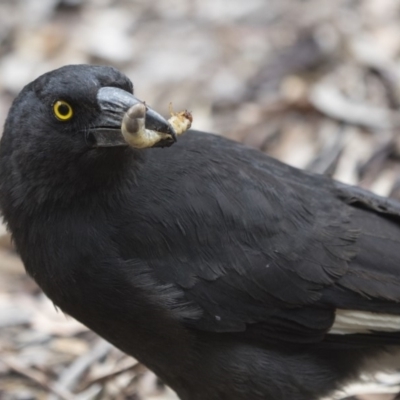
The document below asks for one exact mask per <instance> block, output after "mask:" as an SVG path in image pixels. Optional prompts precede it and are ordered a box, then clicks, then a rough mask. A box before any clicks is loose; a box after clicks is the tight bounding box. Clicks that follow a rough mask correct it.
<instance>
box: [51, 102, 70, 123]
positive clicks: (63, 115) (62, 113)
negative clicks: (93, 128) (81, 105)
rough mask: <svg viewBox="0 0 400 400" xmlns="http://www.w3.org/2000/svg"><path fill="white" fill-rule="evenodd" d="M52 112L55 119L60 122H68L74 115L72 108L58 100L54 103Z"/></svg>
mask: <svg viewBox="0 0 400 400" xmlns="http://www.w3.org/2000/svg"><path fill="white" fill-rule="evenodd" d="M53 111H54V115H55V116H56V118H57V119H58V120H60V121H68V120H70V119H71V118H72V116H73V115H74V111H73V110H72V107H71V106H70V105H69V104H68V103H67V102H66V101H62V100H58V101H56V102H55V103H54V106H53Z"/></svg>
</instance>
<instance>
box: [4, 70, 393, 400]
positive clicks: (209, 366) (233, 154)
mask: <svg viewBox="0 0 400 400" xmlns="http://www.w3.org/2000/svg"><path fill="white" fill-rule="evenodd" d="M104 87H113V88H116V89H117V90H116V92H115V93H117V94H116V95H118V96H120V95H123V97H124V96H125V97H126V99H128V98H129V99H130V100H124V102H125V103H124V102H122V103H123V104H122V103H121V104H122V105H121V104H119V105H118V107H119V108H118V110H117V111H116V109H115V108H113V107H114V105H113V102H112V101H111V100H110V98H107V99H106V100H107V101H106V103H107V107H109V108H105V106H104V104H105V103H104V98H103V97H104V96H105V93H106V91H101V90H100V89H101V88H104ZM132 91H133V88H132V84H131V82H130V81H129V80H128V78H126V77H125V76H124V75H122V74H121V73H119V72H118V71H116V70H115V69H112V68H108V67H94V66H84V65H81V66H67V67H63V68H61V69H59V70H56V71H53V72H50V73H48V74H45V75H43V76H41V77H39V78H38V79H37V80H36V81H34V82H33V83H31V84H29V85H27V86H26V87H25V88H24V89H23V91H22V92H21V93H20V95H19V96H18V97H17V98H16V100H15V101H14V103H13V106H12V107H11V110H10V112H9V115H8V118H7V121H6V124H5V127H4V134H3V137H2V140H1V146H0V206H1V210H2V213H3V216H4V219H5V221H6V222H7V224H8V227H9V229H10V230H11V232H12V235H13V239H14V241H15V244H16V247H17V250H18V252H19V254H20V255H21V258H22V260H23V262H24V264H25V267H26V270H27V272H28V273H29V274H30V275H31V276H32V277H33V278H34V279H35V280H36V282H37V283H38V284H39V285H40V287H41V288H42V289H43V291H44V292H45V293H46V294H47V295H48V296H49V297H50V299H51V300H52V301H53V302H54V303H55V304H56V305H57V306H58V307H60V308H61V309H62V310H63V311H64V312H66V313H67V314H70V315H71V316H73V317H75V318H76V319H78V320H79V321H81V322H83V323H84V324H86V325H87V326H88V327H89V328H91V329H93V330H94V331H95V332H97V333H98V334H100V335H101V336H103V337H104V338H106V339H107V340H109V341H110V342H111V343H113V344H115V345H116V346H117V347H119V348H120V349H121V350H123V351H125V352H126V353H128V354H131V355H132V356H134V357H136V358H138V359H139V360H140V361H142V362H143V363H144V364H146V365H147V366H148V367H149V368H151V369H152V370H154V371H155V372H156V373H157V374H158V375H159V376H160V377H161V378H162V379H163V380H164V381H165V382H166V383H168V384H169V385H170V386H171V387H172V388H173V389H175V390H176V391H177V393H178V394H179V396H180V397H181V398H182V399H183V400H196V399H199V400H200V399H201V400H204V399H207V400H222V399H230V400H244V399H254V400H257V399H270V400H287V399H291V400H313V399H318V398H319V397H320V396H322V395H325V394H328V393H329V392H331V391H332V390H335V389H337V388H339V387H341V385H342V384H344V383H345V382H346V381H347V380H348V379H351V378H353V377H355V376H356V375H357V374H358V373H359V372H360V371H362V370H363V369H364V368H367V367H368V365H369V364H371V365H372V363H371V361H372V360H373V359H375V358H377V357H380V356H381V355H384V354H385V352H386V351H387V350H388V346H397V345H400V324H399V327H398V331H397V329H396V326H394V327H393V326H392V325H394V324H395V321H397V319H396V318H398V316H399V315H400V306H399V301H400V277H399V271H400V252H399V250H398V249H399V245H400V205H399V204H398V203H396V202H394V201H391V200H388V199H384V198H381V197H378V196H375V195H373V194H371V193H369V192H367V191H364V190H362V189H359V188H355V187H351V186H346V185H344V184H340V183H338V182H335V181H333V180H331V179H330V178H328V177H325V176H322V175H314V174H310V173H306V172H304V171H300V170H298V169H295V168H292V167H290V166H287V165H285V164H282V163H281V162H279V161H276V160H274V159H271V158H269V157H268V156H266V155H265V154H263V153H261V152H259V151H256V150H252V149H249V148H247V147H245V146H243V145H241V144H238V143H235V142H232V141H229V140H227V139H224V138H222V137H218V136H215V135H211V134H206V133H202V132H194V131H193V132H189V133H187V134H186V135H185V136H183V137H181V138H179V140H178V142H177V143H176V144H174V145H173V146H172V147H170V148H168V149H160V148H149V149H141V150H138V149H133V148H131V147H127V146H124V145H123V142H122V141H121V140H120V137H119V136H118V132H119V125H118V121H121V120H122V114H121V113H123V111H124V108H123V106H124V107H125V111H126V108H127V107H128V106H130V105H131V103H129V102H134V101H136V100H132V99H134V97H133V96H132V95H131V93H132ZM100 92H101V93H102V95H101V96H103V97H101V96H100V94H99V93H100ZM122 92H124V93H125V94H122ZM109 93H111V92H110V91H108V92H107V96H108V94H109ZM127 93H129V96H128V95H127ZM125 97H124V98H125ZM99 99H101V100H99ZM60 100H62V101H64V102H67V104H69V105H70V106H71V107H72V110H73V116H72V117H71V118H70V119H68V120H60V119H59V118H56V116H55V115H54V105H55V103H56V102H57V101H60ZM113 101H114V100H113ZM126 102H128V103H129V104H127V103H126ZM110 107H111V109H110ZM110 110H111V111H110ZM105 114H107V118H108V119H107V118H106V117H105ZM147 117H148V118H147V119H146V121H147V122H146V126H147V125H148V127H149V128H152V129H156V130H157V129H159V130H161V131H163V132H164V131H165V130H170V134H171V135H170V139H169V140H168V141H167V142H162V143H161V144H162V145H168V146H169V145H170V144H171V143H172V142H173V141H174V140H175V138H174V134H173V131H172V129H171V127H170V126H168V124H167V122H166V121H163V120H162V119H161V117H159V116H158V115H157V114H156V113H154V112H153V111H152V110H149V111H148V115H147ZM111 120H112V121H111ZM104 121H106V122H104ZM107 121H108V122H107ZM110 121H111V122H112V124H113V125H112V126H109V125H108V124H111V122H110ZM163 129H164V130H163ZM98 132H101V135H99V136H96V135H97V134H98ZM104 135H107V140H106V141H104V143H106V144H107V145H106V144H104V143H102V142H101V141H102V140H103V139H104ZM113 135H115V136H113ZM117 136H118V139H116V138H117ZM113 140H115V143H114V144H115V146H113V147H110V143H111V142H112V141H113ZM110 141H111V142H110ZM343 310H349V311H350V310H352V311H355V312H367V313H368V314H365V315H367V316H372V317H374V316H376V314H379V315H382V318H383V320H380V319H379V318H378V319H377V322H376V323H375V324H373V326H372V327H371V325H368V326H363V325H362V323H361V325H360V323H358V325H357V326H356V327H353V326H352V322H351V318H352V317H350V323H349V322H346V321H347V320H346V321H345V322H341V324H342V325H343V324H344V325H345V327H344V328H343V326H342V325H340V329H339V328H338V329H335V327H337V326H339V325H338V324H339V314H340V313H342V311H343ZM369 313H374V314H369ZM379 321H380V322H379ZM382 321H383V322H382ZM386 323H388V324H389V325H390V327H389V328H388V327H387V324H386ZM335 324H336V325H335ZM346 324H350V327H348V326H347V325H346ZM380 324H381V325H380ZM341 329H350V331H346V332H345V333H346V334H343V332H338V330H339V331H340V330H341ZM352 329H353V330H352ZM390 351H392V350H391V349H390Z"/></svg>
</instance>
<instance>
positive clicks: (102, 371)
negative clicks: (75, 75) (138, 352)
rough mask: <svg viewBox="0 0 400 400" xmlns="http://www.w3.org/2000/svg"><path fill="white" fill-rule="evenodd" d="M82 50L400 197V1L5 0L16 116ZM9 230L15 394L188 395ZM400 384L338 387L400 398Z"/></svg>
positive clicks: (278, 147) (4, 352) (208, 116)
mask: <svg viewBox="0 0 400 400" xmlns="http://www.w3.org/2000/svg"><path fill="white" fill-rule="evenodd" d="M75 63H92V64H108V65H113V66H115V67H117V68H119V69H121V70H122V71H124V72H125V73H126V74H127V75H128V76H129V77H130V78H131V79H132V81H133V83H134V85H135V93H136V94H137V96H138V97H139V98H141V99H142V100H145V101H146V102H147V103H148V104H151V105H152V107H153V108H155V109H156V110H157V111H158V112H160V113H161V114H164V115H166V116H167V115H168V114H169V113H168V105H169V103H170V102H172V104H173V107H174V109H175V110H177V111H179V110H182V109H188V110H190V111H191V112H192V114H193V117H194V124H193V128H195V129H201V130H206V131H210V132H214V133H217V134H220V135H224V136H227V137H230V138H232V139H235V140H238V141H241V142H244V143H246V144H247V145H249V146H252V147H256V148H258V149H260V150H262V151H264V152H266V153H268V154H270V155H271V156H273V157H276V158H279V159H280V160H283V161H284V162H287V163H289V164H291V165H294V166H296V167H299V168H305V169H308V170H311V171H315V172H319V173H326V174H330V175H332V176H333V177H334V178H336V179H339V180H341V181H344V182H346V183H350V184H357V185H360V186H363V187H365V188H368V189H370V190H373V191H374V192H376V193H378V194H381V195H384V196H392V197H397V198H400V163H399V160H400V142H399V125H400V112H399V107H400V1H396V0H335V1H332V0H245V1H244V0H187V1H184V0H163V1H161V0H132V1H128V0H88V1H84V0H1V2H0V123H1V125H3V123H4V120H5V118H6V115H7V112H8V109H9V107H10V104H11V102H12V100H13V99H14V97H15V96H16V95H17V94H18V92H19V91H20V90H21V88H22V87H23V86H24V85H25V84H27V83H29V82H30V81H31V80H33V79H34V78H36V77H37V76H38V75H40V74H42V73H44V72H47V71H48V70H51V69H54V68H58V67H60V66H62V65H65V64H75ZM188 134H191V133H188ZM26 228H27V229H29V227H26ZM0 235H1V236H0V399H2V400H11V399H13V400H14V399H15V400H34V399H50V400H56V399H62V400H72V399H78V400H83V399H88V400H89V399H101V400H102V399H117V400H118V399H132V400H149V399H160V400H165V399H174V398H176V397H174V394H173V393H172V392H171V391H169V390H168V389H167V388H165V387H164V386H163V385H162V383H160V382H158V381H157V379H156V378H155V376H154V375H153V374H152V373H150V372H148V371H147V370H146V368H144V367H143V366H141V365H139V364H138V363H137V362H136V361H135V360H133V359H131V358H128V357H125V356H124V355H123V354H121V353H120V352H119V351H117V350H115V349H114V348H112V347H111V346H110V345H108V344H107V343H105V342H104V341H102V340H101V339H99V338H98V337H96V335H94V334H93V333H91V332H89V331H88V330H87V329H86V328H85V327H83V326H82V325H80V324H79V323H77V322H75V321H74V320H72V319H70V318H67V317H65V316H64V315H63V314H62V313H61V312H57V311H56V310H55V308H54V307H53V306H52V304H51V303H50V301H48V300H47V299H46V298H45V297H44V296H43V295H42V294H41V292H40V290H39V289H38V288H37V286H36V285H35V284H34V283H33V281H32V280H31V279H30V278H28V277H26V276H25V273H24V270H23V266H22V264H21V262H20V261H19V259H18V257H17V256H16V255H15V253H14V251H13V249H12V245H11V243H10V239H9V236H8V235H7V233H6V230H5V227H4V226H0ZM399 363H400V361H399ZM399 382H400V376H399V374H390V375H384V374H379V375H378V376H376V377H374V379H371V378H364V379H363V382H362V383H361V384H360V385H357V386H352V387H350V388H348V391H347V392H341V393H338V394H337V396H336V397H335V399H342V398H348V396H350V395H351V394H357V397H352V398H353V399H355V398H357V399H360V400H361V399H362V400H378V399H379V400H391V399H393V398H394V395H393V394H391V393H396V392H398V391H399V390H400V389H399V386H398V383H399Z"/></svg>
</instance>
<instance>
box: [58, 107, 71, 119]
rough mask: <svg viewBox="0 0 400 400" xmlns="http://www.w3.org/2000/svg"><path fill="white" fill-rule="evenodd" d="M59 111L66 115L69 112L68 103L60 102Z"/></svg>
mask: <svg viewBox="0 0 400 400" xmlns="http://www.w3.org/2000/svg"><path fill="white" fill-rule="evenodd" d="M58 112H59V113H60V114H61V115H63V116H64V117H65V116H66V115H68V114H69V107H68V106H67V105H66V104H60V105H59V106H58Z"/></svg>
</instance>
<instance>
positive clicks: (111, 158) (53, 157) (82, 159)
mask: <svg viewBox="0 0 400 400" xmlns="http://www.w3.org/2000/svg"><path fill="white" fill-rule="evenodd" d="M135 107H136V110H135V112H133V113H132V112H131V114H130V115H131V116H133V118H134V119H133V121H131V124H130V130H129V131H126V130H125V131H124V130H123V129H121V124H122V120H123V117H124V115H126V114H127V111H128V110H132V109H135ZM135 118H136V119H135ZM135 124H136V125H135ZM135 126H136V128H135ZM149 133H151V135H149ZM175 140H176V134H175V132H174V130H173V128H172V127H171V125H170V124H169V123H168V121H166V120H165V119H164V118H163V117H162V116H160V115H159V114H158V113H156V112H155V111H154V110H152V109H151V108H149V107H148V106H146V105H145V104H144V103H143V102H141V101H140V100H138V99H137V98H136V97H135V96H134V95H133V85H132V83H131V81H130V80H129V79H128V78H127V77H126V76H125V75H123V74H122V73H121V72H119V71H118V70H116V69H115V68H111V67H105V66H91V65H70V66H65V67H62V68H60V69H57V70H54V71H51V72H49V73H46V74H44V75H42V76H40V77H39V78H37V79H36V80H35V81H33V82H31V83H30V84H28V85H27V86H25V88H24V89H23V90H22V91H21V93H20V94H19V95H18V96H17V98H16V99H15V101H14V103H13V105H12V107H11V109H10V111H9V114H8V117H7V120H6V123H5V126H4V133H3V137H2V139H1V144H0V180H1V182H0V185H1V186H0V190H1V191H2V192H3V193H2V194H3V195H4V192H5V186H7V185H9V186H10V187H11V186H12V189H10V188H9V189H8V192H10V191H13V192H15V190H16V188H18V187H22V186H23V187H24V189H25V191H26V190H28V191H29V190H31V191H34V188H33V187H34V186H35V187H36V191H35V195H36V196H38V192H40V193H42V192H43V191H44V190H45V189H46V190H47V192H50V194H54V193H55V191H54V190H55V189H54V187H60V186H62V185H63V184H64V183H65V182H70V184H73V185H74V188H76V189H78V188H79V185H81V186H82V187H84V186H88V185H90V184H91V182H96V176H97V177H98V178H99V179H103V178H104V179H106V178H108V179H113V178H114V176H112V177H111V174H112V173H113V172H112V171H114V170H115V169H116V166H118V165H117V164H118V163H119V164H120V163H121V160H123V159H124V157H125V155H127V154H128V155H129V157H130V158H132V157H133V156H132V154H136V157H138V158H140V157H141V155H140V154H139V153H140V152H141V151H142V150H141V149H143V148H146V147H164V146H169V145H171V144H173V143H174V142H175ZM128 142H129V146H128ZM134 147H136V148H138V149H140V150H135V149H134ZM125 158H127V157H125ZM85 175H86V181H85V180H84V179H83V178H82V176H85ZM100 183H102V182H100ZM49 186H53V188H52V189H49ZM38 188H39V189H38ZM68 190H69V189H67V188H66V187H65V188H64V192H66V191H68ZM58 192H60V190H59V191H58ZM48 195H49V193H47V194H44V193H42V194H41V195H39V197H40V196H42V197H43V196H48Z"/></svg>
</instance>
